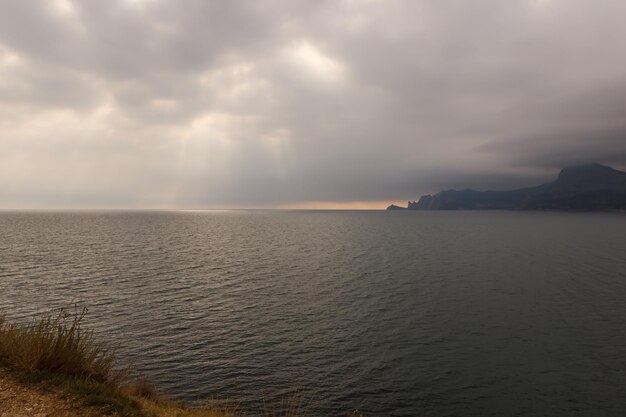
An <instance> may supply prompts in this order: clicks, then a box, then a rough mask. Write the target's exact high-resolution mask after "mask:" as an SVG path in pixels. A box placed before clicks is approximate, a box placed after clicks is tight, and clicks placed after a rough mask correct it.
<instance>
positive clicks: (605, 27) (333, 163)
mask: <svg viewBox="0 0 626 417" xmlns="http://www.w3.org/2000/svg"><path fill="white" fill-rule="evenodd" d="M0 8H1V10H2V13H0V98H1V100H0V142H1V144H2V147H3V152H2V154H0V178H1V179H0V192H2V195H3V198H4V200H5V201H4V202H3V205H4V206H19V205H25V206H63V205H65V206H90V205H91V206H94V205H95V206H108V205H110V206H150V207H185V206H209V207H210V206H221V205H251V206H259V205H263V206H272V205H280V204H293V203H298V202H307V201H368V200H370V201H374V200H377V201H378V200H396V201H397V200H405V199H409V198H411V199H412V198H416V197H418V196H419V194H421V193H426V192H433V191H437V190H438V189H442V188H464V187H475V188H482V189H486V188H491V189H505V188H509V187H517V186H527V185H534V184H537V183H540V182H542V181H544V180H547V179H550V178H551V177H553V176H554V175H555V173H556V171H557V170H558V168H560V167H561V166H563V165H568V164H573V163H582V162H591V161H598V162H605V163H610V164H613V165H615V166H617V167H626V136H625V135H626V111H625V110H624V109H626V82H625V81H624V80H626V46H625V44H624V43H623V42H622V39H623V38H624V37H625V36H626V29H624V25H623V22H622V17H623V16H624V15H626V3H624V2H621V1H617V0H615V1H608V0H603V1H597V2H593V3H592V2H588V1H583V0H569V1H565V0H526V1H521V0H520V1H511V2H503V1H496V0H490V1H487V0H473V1H463V2H460V1H446V0H444V1H433V0H429V1H427V0H424V1H400V0H398V1H391V2H388V1H377V0H363V1H357V0H344V1H319V2H310V1H287V0H269V1H263V2H247V1H200V0H189V1H171V0H116V1H99V0H84V1H72V0H50V1H35V0H29V1H9V0H0ZM107 202H108V203H107Z"/></svg>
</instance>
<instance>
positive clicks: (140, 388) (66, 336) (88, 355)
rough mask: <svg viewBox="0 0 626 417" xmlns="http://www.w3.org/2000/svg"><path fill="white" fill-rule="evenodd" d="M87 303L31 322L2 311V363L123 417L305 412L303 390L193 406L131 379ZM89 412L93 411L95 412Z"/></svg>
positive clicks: (25, 379)
mask: <svg viewBox="0 0 626 417" xmlns="http://www.w3.org/2000/svg"><path fill="white" fill-rule="evenodd" d="M85 314H87V309H86V308H82V309H79V308H78V307H77V306H74V308H73V309H62V310H60V311H58V312H56V313H48V314H44V315H42V316H41V317H39V318H37V319H34V320H32V321H31V322H30V323H25V324H20V323H11V322H9V321H7V320H6V318H4V317H3V316H2V315H0V367H2V368H6V369H8V370H12V371H13V374H14V375H15V377H16V380H18V381H19V382H20V383H21V384H26V385H28V384H43V386H46V387H57V388H59V389H60V390H62V391H63V392H65V393H68V394H71V395H73V396H74V397H75V398H76V399H77V401H78V402H79V403H80V404H81V405H82V406H83V407H93V409H97V410H99V412H102V414H103V415H111V414H113V415H116V416H120V417H244V416H250V415H255V416H261V417H301V416H303V415H304V413H303V412H302V403H303V401H302V396H301V395H299V394H296V395H292V396H290V397H288V398H286V399H284V400H283V401H281V402H280V403H278V404H264V406H263V407H262V409H260V410H258V411H257V412H255V413H248V412H246V410H245V409H244V408H243V407H242V405H241V404H239V403H237V402H236V401H229V400H214V401H209V402H207V403H206V404H205V405H204V406H201V407H194V408H189V407H186V406H185V405H183V404H180V403H178V402H176V401H174V400H172V399H169V398H168V397H167V396H164V395H162V394H160V393H159V392H158V391H157V389H156V387H155V386H154V385H153V384H152V383H150V382H149V381H148V380H147V379H146V378H145V377H143V376H141V377H139V378H137V379H136V380H135V381H132V382H130V381H129V378H128V372H127V370H124V371H119V370H117V368H116V367H115V355H114V352H113V351H112V350H111V349H110V348H109V347H108V346H107V345H105V344H102V343H101V342H99V341H98V340H96V339H95V337H94V334H93V331H91V330H85V329H83V328H82V327H81V323H82V321H83V319H84V317H85ZM89 415H92V414H91V413H90V414H89Z"/></svg>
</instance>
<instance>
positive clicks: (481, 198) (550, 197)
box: [387, 164, 626, 210]
mask: <svg viewBox="0 0 626 417" xmlns="http://www.w3.org/2000/svg"><path fill="white" fill-rule="evenodd" d="M478 209H483V210H494V209H508V210H626V172H623V171H619V170H616V169H613V168H611V167H609V166H605V165H600V164H587V165H577V166H571V167H567V168H563V169H562V170H561V172H560V173H559V176H558V177H557V179H556V180H555V181H552V182H549V183H546V184H543V185H539V186H536V187H528V188H520V189H516V190H510V191H476V190H471V189H465V190H446V191H441V192H438V193H437V194H434V195H424V196H422V197H420V199H419V200H418V201H417V202H415V201H413V202H411V201H409V203H408V206H407V207H399V206H396V205H393V204H392V205H390V206H389V207H387V210H478Z"/></svg>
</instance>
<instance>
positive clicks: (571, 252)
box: [0, 211, 626, 417]
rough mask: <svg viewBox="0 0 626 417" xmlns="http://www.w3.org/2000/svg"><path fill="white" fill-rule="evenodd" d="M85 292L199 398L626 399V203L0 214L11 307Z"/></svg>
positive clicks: (320, 410) (401, 406)
mask: <svg viewBox="0 0 626 417" xmlns="http://www.w3.org/2000/svg"><path fill="white" fill-rule="evenodd" d="M75 302H78V303H80V304H81V305H85V306H88V307H89V310H90V313H89V315H88V318H87V321H88V325H90V326H92V327H93V328H95V329H96V330H97V332H98V333H99V334H100V335H102V337H104V338H105V339H107V340H110V341H113V343H115V344H116V345H118V346H119V356H120V359H121V360H122V361H123V362H124V363H132V364H133V365H134V367H135V368H136V369H137V370H138V371H141V372H143V373H145V374H146V375H147V376H148V377H149V378H150V379H152V380H154V381H155V382H156V383H157V385H158V386H159V387H161V388H162V389H163V390H165V391H167V392H169V393H171V394H173V395H174V396H177V397H179V398H182V399H186V400H189V401H194V400H198V399H202V398H206V397H211V396H215V395H220V396H228V397H232V398H235V399H237V400H238V401H243V402H249V403H252V404H254V403H258V402H260V401H263V400H265V401H271V400H272V399H276V398H281V397H284V396H288V395H290V393H291V392H292V391H293V390H294V389H298V390H299V392H300V394H301V395H303V396H304V398H305V399H306V401H305V402H306V404H307V408H308V410H309V411H310V412H311V414H312V415H319V416H342V415H346V412H348V411H349V410H350V409H354V408H358V409H359V410H361V411H363V412H364V413H365V415H366V416H367V417H370V416H616V417H617V416H626V214H624V213H612V214H611V213H543V212H354V211H353V212H350V211H347V212H323V211H279V212H276V211H223V212H217V211H208V212H100V213H98V212H87V213H52V212H47V213H35V212H30V213H12V212H1V213H0V309H2V310H4V311H5V313H6V314H7V315H9V316H10V317H13V318H20V317H28V316H31V315H32V314H33V313H34V312H41V311H45V310H48V309H51V308H55V307H60V306H64V305H67V304H69V303H75Z"/></svg>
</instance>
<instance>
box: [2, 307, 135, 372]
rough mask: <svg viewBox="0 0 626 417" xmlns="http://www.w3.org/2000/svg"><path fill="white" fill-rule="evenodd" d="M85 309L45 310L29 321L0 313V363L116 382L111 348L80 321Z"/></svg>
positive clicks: (85, 311) (32, 370)
mask: <svg viewBox="0 0 626 417" xmlns="http://www.w3.org/2000/svg"><path fill="white" fill-rule="evenodd" d="M86 313H87V309H82V310H78V309H77V308H75V309H74V311H73V312H70V311H68V310H66V309H63V310H61V311H59V312H58V313H57V314H46V315H44V316H42V317H41V318H39V319H36V320H34V321H32V322H31V323H29V324H23V325H20V324H16V323H8V322H7V321H6V320H5V319H4V318H3V317H0V364H3V365H5V366H7V367H9V368H11V369H14V370H17V371H26V372H34V371H46V372H53V373H57V374H63V375H68V376H73V377H80V378H88V379H91V380H94V381H98V382H106V383H112V384H117V383H118V382H120V380H121V379H122V378H123V373H121V372H114V368H113V365H114V363H115V357H114V355H113V352H112V351H111V350H110V349H109V348H107V347H106V346H104V345H102V344H101V343H96V341H95V340H94V336H93V332H92V331H85V330H83V329H82V328H81V326H80V324H81V321H82V319H83V318H84V316H85V314H86Z"/></svg>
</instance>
